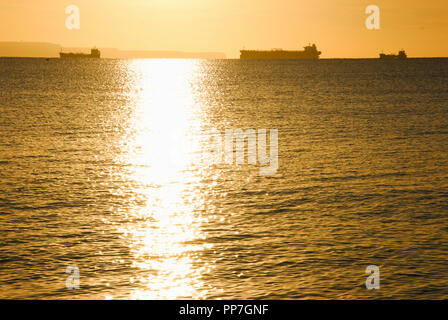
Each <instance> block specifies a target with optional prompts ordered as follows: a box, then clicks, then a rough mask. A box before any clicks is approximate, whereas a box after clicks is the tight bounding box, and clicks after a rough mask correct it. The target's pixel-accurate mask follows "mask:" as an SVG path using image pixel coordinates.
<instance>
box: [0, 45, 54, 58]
mask: <svg viewBox="0 0 448 320" xmlns="http://www.w3.org/2000/svg"><path fill="white" fill-rule="evenodd" d="M60 50H61V46H60V45H58V44H53V43H45V42H0V57H33V58H34V57H45V58H53V57H59V51H60Z"/></svg>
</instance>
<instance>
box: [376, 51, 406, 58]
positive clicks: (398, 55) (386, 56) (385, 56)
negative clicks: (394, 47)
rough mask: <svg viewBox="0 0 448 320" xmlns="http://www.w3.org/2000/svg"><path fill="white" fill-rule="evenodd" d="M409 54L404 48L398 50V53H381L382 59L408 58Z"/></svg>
mask: <svg viewBox="0 0 448 320" xmlns="http://www.w3.org/2000/svg"><path fill="white" fill-rule="evenodd" d="M407 57H408V56H407V55H406V52H404V50H401V51H400V52H398V54H385V53H380V59H406V58H407Z"/></svg>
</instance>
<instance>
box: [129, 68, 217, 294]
mask: <svg viewBox="0 0 448 320" xmlns="http://www.w3.org/2000/svg"><path fill="white" fill-rule="evenodd" d="M195 68H197V66H196V63H195V62H194V61H192V62H185V61H178V62H177V63H176V62H173V61H165V62H163V61H156V62H154V61H135V62H133V64H132V65H131V66H130V69H131V70H133V71H135V82H134V83H133V88H131V93H133V96H132V99H131V101H133V103H134V104H135V105H133V113H132V114H131V121H129V126H128V128H127V134H126V135H125V136H124V137H123V142H122V154H121V159H120V162H121V164H122V165H130V166H132V168H133V169H132V170H131V172H130V173H129V174H128V176H127V177H126V179H128V180H130V181H133V184H134V185H135V188H134V191H135V192H136V193H138V194H139V195H140V196H141V198H142V199H143V202H145V205H144V206H143V207H141V206H136V207H135V210H134V211H133V212H130V213H129V215H131V216H134V217H135V218H138V220H139V222H138V223H136V224H130V225H129V226H126V227H124V228H122V231H123V232H124V233H126V234H127V235H128V236H129V237H130V238H131V241H130V250H131V252H132V255H133V256H134V262H133V265H134V267H136V268H137V270H138V271H137V272H136V274H138V275H139V276H138V281H140V282H141V284H142V287H143V288H141V289H137V290H134V291H133V292H132V293H131V297H133V298H138V299H142V298H144V299H165V298H168V299H173V298H181V297H190V298H191V297H195V298H199V297H201V295H202V294H201V292H202V288H201V287H202V283H201V272H202V271H203V269H204V268H207V265H205V266H203V267H201V268H196V267H195V266H194V263H195V259H197V255H196V252H198V251H201V250H203V249H204V245H191V244H187V242H192V241H194V240H197V239H202V238H204V237H205V236H204V234H203V233H202V231H201V224H202V223H203V220H204V219H203V218H202V217H201V214H200V211H198V210H196V209H197V208H200V207H201V206H203V199H202V197H201V194H200V193H199V191H197V192H194V193H190V194H188V193H186V191H187V189H190V188H191V185H197V184H199V183H200V181H199V178H200V177H199V176H198V174H197V173H196V172H194V171H192V170H190V169H191V168H190V166H191V165H192V162H193V159H192V155H193V154H194V153H195V151H196V150H197V149H198V145H197V144H195V143H194V142H193V139H190V138H189V137H190V132H191V131H190V130H192V129H194V128H197V127H198V126H200V121H201V115H200V114H199V113H198V111H197V110H195V109H194V108H195V104H194V102H193V101H194V97H193V93H192V89H191V81H194V74H195ZM200 189H201V188H195V190H200ZM209 247H210V246H209ZM132 281H135V279H132Z"/></svg>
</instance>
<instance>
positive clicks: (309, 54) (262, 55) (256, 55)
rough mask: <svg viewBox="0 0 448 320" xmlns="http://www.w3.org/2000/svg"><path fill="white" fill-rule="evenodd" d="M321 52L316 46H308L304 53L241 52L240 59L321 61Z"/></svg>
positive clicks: (286, 51)
mask: <svg viewBox="0 0 448 320" xmlns="http://www.w3.org/2000/svg"><path fill="white" fill-rule="evenodd" d="M320 54H321V52H320V51H318V50H317V48H316V45H315V44H313V45H308V46H306V47H304V50H302V51H294V50H283V49H272V50H241V51H240V59H263V60H267V59H276V60H287V59H293V60H297V59H300V60H301V59H319V56H320Z"/></svg>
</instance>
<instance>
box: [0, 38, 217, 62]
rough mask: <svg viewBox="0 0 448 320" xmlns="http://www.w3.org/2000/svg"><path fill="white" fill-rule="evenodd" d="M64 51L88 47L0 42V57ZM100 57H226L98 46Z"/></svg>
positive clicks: (46, 55) (45, 54)
mask: <svg viewBox="0 0 448 320" xmlns="http://www.w3.org/2000/svg"><path fill="white" fill-rule="evenodd" d="M61 49H62V50H63V51H64V52H85V53H90V48H63V47H61V46H60V45H59V44H53V43H45V42H0V57H43V58H54V57H59V52H60V51H61ZM99 49H100V51H101V57H102V58H122V59H165V58H166V59H226V55H225V54H224V53H221V52H182V51H144V50H140V51H138V50H119V49H115V48H99Z"/></svg>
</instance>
